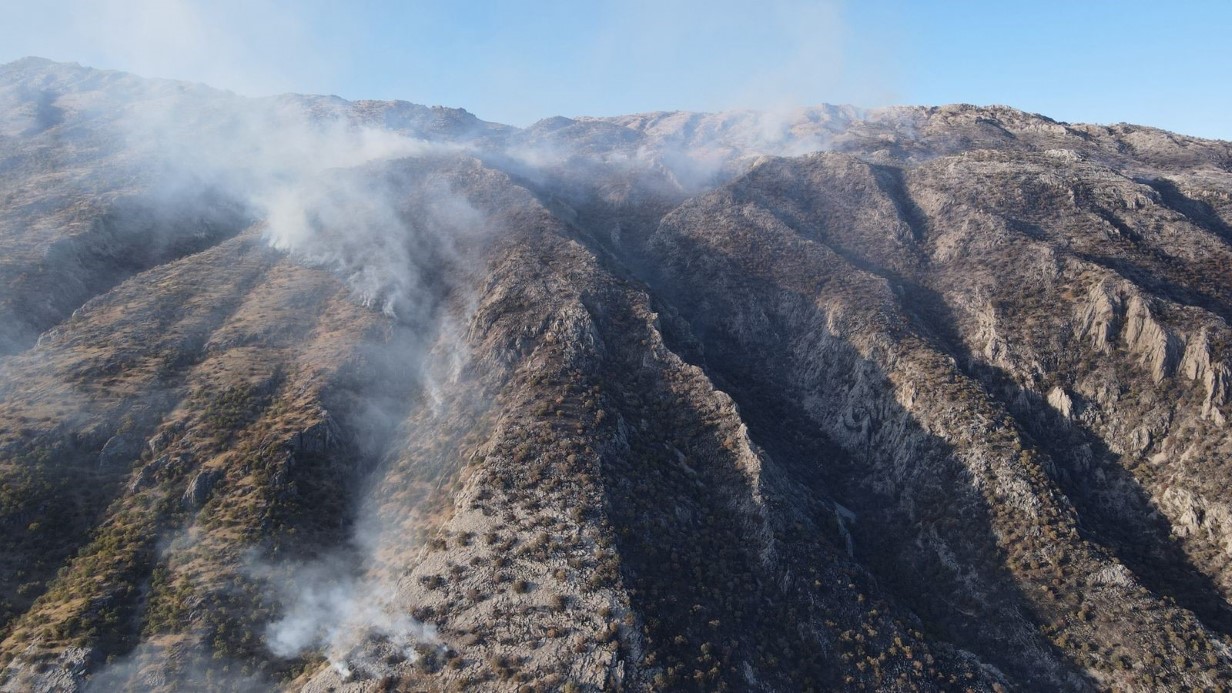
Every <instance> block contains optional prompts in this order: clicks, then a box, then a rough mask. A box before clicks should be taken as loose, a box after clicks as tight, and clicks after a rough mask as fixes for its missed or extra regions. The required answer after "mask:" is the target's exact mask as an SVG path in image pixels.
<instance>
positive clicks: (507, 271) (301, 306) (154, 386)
mask: <svg viewBox="0 0 1232 693" xmlns="http://www.w3.org/2000/svg"><path fill="white" fill-rule="evenodd" d="M1229 268H1232V144H1230V143H1227V142H1219V141H1211V140H1202V139H1197V138H1192V137H1186V136H1182V135H1178V134H1174V133H1169V132H1164V131H1161V130H1156V129H1152V128H1147V127H1139V126H1133V125H1115V126H1097V125H1075V124H1068V123H1061V122H1057V121H1053V120H1051V119H1048V118H1046V117H1044V116H1040V115H1034V114H1028V113H1023V112H1021V111H1017V110H1014V109H1011V108H1006V107H976V106H969V105H953V106H942V107H935V108H925V107H896V108H887V109H876V110H860V109H854V108H849V107H834V106H821V107H816V108H807V109H797V110H792V111H784V112H774V113H759V112H730V113H718V114H695V113H654V114H640V115H632V116H622V117H615V118H588V117H579V118H552V119H548V120H544V121H541V122H539V123H536V124H534V125H532V126H530V127H527V128H514V127H509V126H504V125H499V124H494V123H487V122H484V121H482V120H480V119H478V118H476V117H475V116H473V115H472V114H470V113H467V112H466V111H462V110H456V109H444V108H428V107H423V106H417V105H414V104H409V103H404V102H374V101H357V102H349V101H345V100H342V99H338V98H335V97H309V96H294V95H288V96H281V97H275V98H266V99H248V98H243V97H239V96H236V95H234V94H230V93H227V92H221V91H216V90H212V89H209V88H208V87H204V86H200V85H192V84H185V83H178V82H169V81H160V80H146V79H141V78H138V77H135V76H132V75H127V74H123V73H116V72H106V71H99V70H93V69H90V68H84V67H80V66H75V65H65V64H57V63H52V62H49V61H44V60H39V59H33V58H31V59H25V60H22V61H18V62H16V63H11V64H8V65H5V66H2V67H0V668H2V673H0V690H3V691H27V690H46V691H82V690H87V691H93V690H142V691H146V690H181V689H194V690H195V689H201V690H269V689H285V690H302V691H331V690H336V691H379V690H472V689H475V690H514V689H516V690H543V691H547V690H571V691H580V690H599V689H603V690H607V689H613V690H630V691H642V690H767V691H780V690H781V691H796V690H810V689H811V690H836V689H842V690H981V691H983V690H993V691H997V690H1143V691H1145V690H1161V689H1173V690H1190V689H1195V690H1196V689H1201V690H1219V689H1223V688H1227V687H1228V686H1230V685H1232V607H1230V606H1229V599H1230V598H1232V560H1230V557H1232V491H1230V490H1229V480H1230V479H1232V437H1230V436H1229V430H1228V423H1227V419H1228V416H1229V415H1230V414H1232V403H1230V402H1229V399H1230V397H1229V395H1230V392H1229V390H1230V388H1232V374H1230V372H1229V367H1230V366H1229V364H1230V363H1232V360H1230V358H1232V346H1230V344H1232V330H1230V329H1229V320H1232V271H1230V269H1229Z"/></svg>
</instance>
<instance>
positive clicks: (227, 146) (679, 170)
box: [29, 64, 860, 681]
mask: <svg viewBox="0 0 1232 693" xmlns="http://www.w3.org/2000/svg"><path fill="white" fill-rule="evenodd" d="M48 73H50V78H49V77H48V76H47V75H48ZM29 74H30V78H29V81H31V82H33V81H37V82H38V89H36V90H34V91H32V92H30V93H38V94H43V95H44V96H45V97H46V98H45V101H46V102H47V103H48V104H50V105H51V107H54V108H57V109H60V112H61V113H60V114H61V117H62V121H61V122H62V123H64V124H67V125H68V126H73V125H76V124H78V123H86V122H88V123H90V124H91V127H93V128H96V130H97V132H100V133H103V134H102V136H101V138H100V142H101V145H100V146H101V151H103V152H104V154H105V156H107V157H110V161H109V164H113V165H114V167H115V168H116V169H118V170H122V171H125V172H126V177H124V178H122V180H124V184H125V186H126V187H125V189H124V194H125V195H126V196H128V198H131V199H133V200H136V201H137V203H138V204H145V205H147V206H150V207H158V208H167V209H180V208H183V209H190V208H191V209H195V208H196V207H197V206H199V204H198V203H196V202H194V203H193V204H188V203H189V202H191V201H194V200H196V199H197V198H199V197H200V191H201V190H208V191H210V195H211V196H213V197H212V198H211V199H215V198H216V199H217V200H219V201H220V204H224V205H226V206H228V207H229V208H236V209H240V210H242V211H243V214H244V215H245V216H246V217H247V218H248V219H251V220H253V221H254V223H255V224H256V225H255V226H254V227H252V228H251V229H250V231H249V233H252V234H259V235H260V236H261V237H262V239H263V240H264V242H266V243H268V244H269V245H270V246H271V247H272V248H274V249H276V250H278V251H282V252H285V253H286V254H288V255H289V256H291V257H293V258H295V259H296V260H297V261H299V262H300V263H302V264H305V265H309V266H314V267H319V268H322V269H326V270H328V271H330V272H331V273H333V274H334V275H336V276H337V277H338V278H339V279H340V280H341V281H343V282H344V283H345V284H346V286H347V287H348V288H349V289H350V291H351V293H352V295H353V297H354V298H355V300H356V301H357V302H359V303H362V304H364V305H366V306H368V307H370V308H372V309H373V310H374V311H376V312H379V313H380V314H382V315H383V316H385V317H386V318H388V319H389V323H390V327H389V329H388V330H387V331H386V332H385V333H384V336H382V337H380V338H379V339H377V340H376V342H375V343H372V344H369V345H368V346H367V349H368V352H367V354H366V355H365V357H364V358H365V359H366V362H365V365H364V367H365V368H366V369H368V370H370V371H371V373H372V375H370V377H369V379H368V380H365V381H364V382H362V383H360V384H358V385H356V386H355V392H354V393H353V398H354V401H353V402H352V403H351V405H349V406H345V407H340V408H338V409H337V410H336V411H334V412H333V413H332V414H331V416H335V417H337V420H336V421H335V424H336V425H337V426H338V427H339V429H340V430H342V431H346V432H348V434H349V436H350V437H352V438H353V439H352V440H348V441H346V443H345V444H346V446H348V447H347V454H350V453H355V454H356V456H357V457H359V458H362V460H363V462H362V463H361V464H359V465H358V467H360V468H361V469H359V470H358V471H357V472H356V473H357V474H358V475H359V476H362V477H364V479H375V478H377V473H376V472H377V471H379V470H382V469H385V468H387V467H397V466H401V467H404V468H405V467H424V466H427V467H431V464H429V463H427V462H426V461H425V460H420V459H416V458H415V455H416V454H418V453H416V452H413V451H414V450H416V448H415V441H414V438H415V436H416V435H418V432H419V431H418V429H417V428H416V424H414V423H412V422H411V421H410V420H409V417H410V416H411V412H412V411H413V410H414V409H415V408H416V407H419V408H420V409H421V412H426V413H424V414H423V415H424V416H427V417H428V418H431V417H432V416H437V415H440V416H442V417H445V416H447V415H448V412H449V410H450V408H451V407H453V408H458V407H460V406H461V405H458V404H457V403H456V402H450V401H448V400H447V399H446V398H445V397H444V396H442V394H441V393H443V392H447V391H449V388H448V387H447V386H446V385H447V384H448V383H451V382H453V381H455V380H456V378H457V377H458V373H459V372H460V371H461V369H462V368H463V366H464V364H465V363H466V362H467V360H468V358H469V355H468V354H467V353H466V348H465V341H466V336H467V334H468V332H469V331H470V329H471V326H470V324H469V322H470V313H471V312H472V311H473V310H474V307H475V306H474V303H475V302H474V297H473V296H470V295H469V293H468V292H469V291H470V289H469V287H470V286H471V285H473V284H474V279H475V277H476V276H477V274H478V273H479V272H481V271H482V270H483V267H482V266H481V265H480V262H481V258H482V256H483V253H482V252H481V249H482V248H483V247H484V246H485V245H486V244H488V243H491V242H492V241H494V240H496V239H498V238H499V237H500V235H501V233H502V223H501V221H500V219H499V218H498V217H499V216H500V215H499V214H494V213H495V212H498V211H499V212H509V211H510V210H514V211H516V210H519V209H530V208H532V207H535V206H536V204H537V203H536V202H535V200H536V199H537V198H538V199H541V200H557V201H559V200H564V201H565V202H564V204H567V203H568V202H569V201H581V202H585V201H586V200H587V199H589V198H591V197H594V196H596V195H597V196H598V197H599V198H605V199H606V198H609V197H610V198H611V199H613V200H615V199H620V198H622V196H624V195H627V194H629V190H636V189H639V188H640V189H642V190H646V191H654V194H661V195H664V196H665V197H666V198H667V199H680V198H681V197H682V196H684V195H687V194H692V193H696V192H698V191H701V190H704V189H706V188H707V187H709V186H712V185H715V184H716V183H717V182H720V181H722V180H724V179H725V178H727V177H730V176H732V175H734V174H735V173H737V172H738V171H740V170H742V169H743V168H745V167H747V166H749V165H751V163H752V162H753V161H754V160H755V158H756V157H757V156H760V155H763V154H796V153H802V152H805V151H812V150H815V149H818V148H822V147H825V146H827V144H828V143H829V141H830V139H831V138H832V137H833V136H834V135H835V134H837V133H841V132H842V130H843V129H844V128H845V127H846V126H848V125H849V124H850V123H851V122H852V120H853V119H855V118H858V117H859V116H860V114H859V113H858V112H855V111H852V110H851V109H835V108H820V109H812V110H799V111H792V112H784V114H783V115H778V114H764V113H756V112H740V113H734V114H718V115H707V114H646V115H641V116H629V117H623V118H617V119H594V118H578V119H567V118H560V119H551V120H549V121H544V122H543V123H539V124H537V125H535V126H534V127H531V128H528V129H525V130H517V129H513V128H506V127H504V126H497V125H493V124H485V123H482V122H480V121H475V120H474V119H473V117H470V116H469V114H465V113H462V112H456V111H447V110H443V109H425V108H422V107H415V106H412V105H410V104H401V103H397V104H385V103H350V102H345V101H341V100H338V99H331V98H321V97H296V96H287V97H278V98H271V99H246V98H241V97H237V96H235V95H233V94H228V93H224V92H218V91H215V90H212V89H209V88H208V87H203V86H200V85H190V84H184V83H177V82H164V81H146V80H141V79H139V78H136V77H133V76H131V75H124V74H119V73H98V72H96V71H92V70H88V69H85V68H79V67H74V66H56V65H50V66H49V65H47V64H41V65H37V66H34V67H32V68H31V69H30V70H29ZM40 98H42V97H40ZM47 132H48V133H50V134H48V135H47V137H53V136H55V137H59V136H60V134H59V129H58V126H57V128H52V129H50V130H48V131H47ZM514 179H516V180H517V182H516V183H515V182H513V180H514ZM612 181H616V184H615V185H609V184H610V183H611V182H612ZM94 183H95V182H94V181H86V184H94ZM476 191H480V192H479V197H480V198H482V199H471V198H469V197H468V194H475V192H476ZM510 191H512V192H510ZM491 195H495V196H496V198H495V199H494V198H491V197H489V196H491ZM501 196H511V197H509V199H505V198H504V197H501ZM514 198H516V199H514ZM237 231H238V229H237ZM164 232H165V230H164V229H161V228H151V229H149V233H150V234H151V238H155V237H157V235H158V234H160V233H164ZM446 304H448V306H446ZM487 404H488V403H486V402H472V403H469V404H467V405H466V407H465V408H467V409H468V410H469V411H471V412H474V411H481V410H483V409H484V408H485V407H486V406H487ZM424 428H426V429H431V428H432V426H425V427H424ZM444 475H445V471H443V470H431V469H429V470H428V472H427V476H428V478H429V480H434V482H436V483H439V480H440V479H441V478H443V476H444ZM357 484H358V486H357V487H358V488H359V489H360V491H359V493H357V494H356V495H355V500H354V504H355V506H356V507H355V508H353V514H354V518H355V519H354V526H353V527H352V529H351V532H350V536H349V538H348V540H347V541H346V542H345V544H346V546H344V547H342V548H340V549H339V550H338V551H332V550H327V551H325V552H324V555H323V556H321V557H317V558H315V559H309V560H299V559H297V560H294V561H290V562H279V561H274V560H271V559H270V558H269V557H263V556H259V555H257V554H254V555H252V556H251V557H250V558H249V559H248V563H249V565H248V573H247V575H248V577H250V578H251V579H253V580H254V581H256V582H257V583H259V584H262V585H264V587H263V589H265V590H266V595H265V596H266V597H268V599H269V600H271V601H272V602H273V603H276V604H278V605H279V611H278V613H277V615H276V616H275V617H274V618H273V619H272V621H271V622H270V623H269V627H268V629H267V630H266V631H265V633H264V634H265V637H266V646H267V648H268V650H269V652H270V653H271V654H272V655H274V656H275V657H279V658H295V657H300V656H303V655H306V654H309V653H314V652H318V651H319V652H322V653H323V654H325V655H326V656H327V658H328V659H329V660H330V662H331V663H332V664H333V666H334V668H335V670H336V671H337V672H338V673H339V675H340V676H342V677H344V678H345V676H347V675H349V674H350V673H353V672H354V671H358V670H376V669H377V668H379V667H377V664H376V663H374V662H373V661H370V660H372V658H373V657H374V656H375V655H374V654H373V653H374V652H386V653H387V656H391V657H395V658H399V657H400V658H403V659H404V660H411V659H413V658H414V657H415V656H416V650H415V648H416V645H424V646H426V647H429V648H431V647H433V642H434V641H433V637H434V636H433V632H432V629H431V628H430V627H429V626H426V625H425V624H423V623H421V622H419V621H417V620H416V619H415V618H413V617H412V616H410V613H411V611H412V610H413V609H414V607H415V605H414V603H412V602H410V601H408V599H409V598H408V597H407V596H406V593H407V591H406V590H405V589H404V587H405V585H403V583H402V580H403V579H404V575H405V573H406V571H407V570H408V567H409V566H410V565H412V564H413V563H414V561H415V560H416V558H415V556H416V552H417V551H418V549H419V548H420V546H418V545H417V544H416V542H415V541H411V540H409V539H408V538H407V537H408V536H409V535H410V534H411V533H413V532H414V531H415V530H416V528H415V527H413V526H409V525H408V521H407V519H406V518H407V517H409V516H413V515H414V513H415V511H416V509H417V506H416V504H417V503H419V502H421V500H422V497H415V496H414V495H413V494H412V497H411V498H409V499H399V500H397V501H396V502H393V503H392V504H393V506H394V507H395V509H396V511H397V512H396V513H394V514H395V515H398V516H397V517H393V516H391V513H390V512H388V508H381V507H378V506H379V505H380V504H381V503H384V502H387V501H388V499H387V498H386V499H380V500H377V499H374V497H373V491H374V489H372V488H370V487H369V484H370V482H369V481H367V480H360V481H359V482H357ZM186 536H188V537H191V536H192V534H191V532H190V533H188V534H187V535H186ZM186 541H187V542H188V543H191V540H186ZM416 541H419V540H416ZM181 543H184V542H181ZM391 556H392V557H393V559H391ZM201 645H202V646H201V647H200V650H201V652H200V654H202V655H204V654H207V650H208V648H207V647H204V644H203V643H202V644H201ZM374 648H375V649H374ZM156 656H157V655H155V654H152V653H150V652H147V651H146V650H145V649H142V648H138V649H137V650H136V651H134V652H133V653H132V654H131V656H130V659H129V660H126V661H123V662H121V663H120V664H118V665H117V666H116V667H115V668H113V669H110V670H108V671H105V672H102V673H101V674H100V677H99V679H98V680H100V681H113V680H116V681H119V680H129V679H131V677H132V676H134V675H136V672H138V671H140V670H141V664H140V662H141V660H142V659H143V658H148V657H156ZM382 656H386V655H382ZM258 678H259V677H258Z"/></svg>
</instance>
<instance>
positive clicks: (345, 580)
mask: <svg viewBox="0 0 1232 693" xmlns="http://www.w3.org/2000/svg"><path fill="white" fill-rule="evenodd" d="M275 574H277V575H279V576H280V577H279V579H271V580H270V582H271V584H275V585H278V591H279V597H280V599H281V601H282V603H283V604H285V605H287V606H286V611H285V613H284V614H283V616H282V617H281V618H279V619H278V620H276V621H274V622H273V623H271V624H270V625H269V626H268V628H267V630H266V642H267V644H268V646H269V648H270V651H271V652H272V653H273V654H274V655H276V656H278V657H284V658H291V657H297V656H300V655H302V654H304V653H306V652H310V651H318V650H319V651H321V652H323V653H324V655H325V656H326V658H327V659H328V660H329V662H330V665H331V666H333V667H334V669H335V670H336V671H337V672H338V674H339V675H340V676H342V677H343V678H344V679H345V678H350V677H351V675H352V674H354V673H356V672H357V671H369V672H371V671H377V670H379V669H380V667H381V666H383V663H382V662H379V661H378V660H377V659H376V655H375V654H374V649H373V648H371V647H368V645H370V644H371V643H373V642H374V641H380V642H381V643H382V649H383V650H385V652H387V653H392V654H394V655H396V656H397V658H398V659H402V660H405V661H409V662H414V661H415V659H416V657H417V656H418V654H417V652H416V646H417V645H424V644H432V643H435V642H436V629H435V627H434V626H432V625H431V624H423V623H420V622H418V621H416V620H415V619H414V618H412V617H411V616H410V615H408V614H406V613H404V612H403V611H402V610H401V608H400V606H399V605H398V604H397V602H396V599H395V597H396V594H395V590H393V589H392V588H391V587H390V586H388V585H387V584H384V583H383V582H381V581H378V580H373V579H366V578H361V577H356V575H355V574H354V572H353V568H352V567H350V566H347V565H345V564H344V563H343V562H342V561H340V560H339V559H324V560H320V561H316V562H313V563H311V564H307V565H303V566H299V567H298V568H296V569H294V570H293V571H292V573H291V575H290V579H287V577H286V576H285V575H283V574H282V571H281V570H277V571H275V570H272V569H266V575H265V577H266V578H267V579H269V578H271V577H273V576H274V575H275ZM361 646H364V647H361Z"/></svg>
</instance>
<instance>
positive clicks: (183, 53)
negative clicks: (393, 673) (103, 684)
mask: <svg viewBox="0 0 1232 693" xmlns="http://www.w3.org/2000/svg"><path fill="white" fill-rule="evenodd" d="M1229 30H1232V0H1207V1H1205V2H1198V1H1190V2H1185V1H1183V0H1178V1H1174V2H1158V1H1157V2H1137V1H1133V0H1122V1H1119V2H1114V1H1089V2H1077V1H1071V2H1000V1H995V0H994V1H993V2H967V1H962V2H960V1H948V2H947V1H943V0H936V1H934V2H925V1H922V0H921V1H917V2H907V1H902V2H890V1H888V0H864V1H862V2H855V1H850V2H842V1H840V0H813V1H804V0H778V1H775V0H763V1H762V2H754V1H752V0H750V1H749V2H734V1H731V0H705V1H701V0H657V1H651V0H621V1H617V0H572V1H568V2H566V1H557V0H545V1H542V2H513V1H505V2H498V1H497V0H481V1H475V2H462V1H460V0H454V1H453V2H449V1H422V2H412V1H409V0H408V1H405V2H393V1H385V2H378V1H376V0H352V1H351V2H342V1H336V2H325V1H324V0H298V1H292V0H213V1H210V0H0V62H8V61H9V60H13V59H16V58H19V57H22V56H25V55H39V56H42V57H47V58H51V59H54V60H63V61H71V62H80V63H83V64H87V65H92V66H96V67H108V68H117V69H125V70H130V71H133V72H137V73H138V74H143V75H147V76H159V77H174V78H181V79H189V80H194V81H203V82H207V83H210V84H213V85H214V86H218V87H223V88H228V89H232V90H234V91H238V92H240V93H245V94H254V95H256V94H267V93H276V92H283V91H296V92H306V93H325V94H338V95H340V96H344V97H347V98H401V99H406V100H409V101H415V102H418V103H426V104H444V105H449V106H462V107H464V108H466V109H468V110H470V111H472V112H474V113H476V114H478V115H479V116H480V117H482V118H486V119H489V120H497V121H502V122H508V123H513V124H518V125H523V124H528V123H530V122H533V121H534V120H537V119H538V118H541V117H546V116H551V115H583V114H589V115H611V114H617V113H630V112H636V111H648V110H671V109H690V110H719V109H724V108H741V107H744V108H749V107H763V108H778V107H782V106H789V105H802V104H812V103H822V102H829V103H854V104H856V105H861V106H879V105H887V104H942V103H953V102H966V103H977V104H992V103H1001V104H1008V105H1011V106H1015V107H1018V108H1022V109H1024V110H1028V111H1033V112H1039V113H1043V114H1045V115H1049V116H1051V117H1054V118H1057V119H1060V120H1067V121H1071V122H1078V121H1085V122H1101V123H1111V122H1120V121H1128V122H1135V123H1142V124H1147V125H1155V126H1159V127H1164V128H1168V129H1171V130H1176V131H1179V132H1183V133H1187V134H1194V135H1201V136H1206V137H1219V138H1223V139H1232V118H1229V117H1228V114H1229V113H1230V112H1232V88H1230V87H1229V83H1230V82H1232V79H1230V78H1229V72H1232V40H1230V39H1229V37H1228V33H1229Z"/></svg>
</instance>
